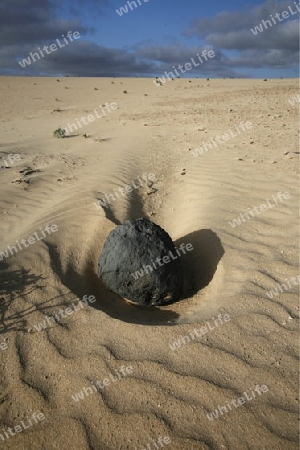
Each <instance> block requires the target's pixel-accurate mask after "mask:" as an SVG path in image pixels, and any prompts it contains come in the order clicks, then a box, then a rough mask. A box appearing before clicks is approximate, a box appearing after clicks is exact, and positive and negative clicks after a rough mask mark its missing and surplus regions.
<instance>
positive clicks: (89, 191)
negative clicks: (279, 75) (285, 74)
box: [0, 77, 299, 450]
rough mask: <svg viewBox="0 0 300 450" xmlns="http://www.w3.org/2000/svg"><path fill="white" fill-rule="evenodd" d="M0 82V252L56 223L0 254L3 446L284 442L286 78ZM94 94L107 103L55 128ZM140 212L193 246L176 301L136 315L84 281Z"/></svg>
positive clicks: (292, 270) (289, 400)
mask: <svg viewBox="0 0 300 450" xmlns="http://www.w3.org/2000/svg"><path fill="white" fill-rule="evenodd" d="M66 88H67V89H66ZM95 88H97V90H95ZM125 90H126V91H127V93H124V92H123V91H125ZM0 92H1V98H2V106H3V108H2V110H3V111H4V113H2V117H1V125H0V126H1V136H2V142H1V148H0V150H1V154H0V157H1V158H4V159H2V161H1V163H0V165H1V166H3V169H2V170H1V171H0V180H1V197H0V199H1V201H0V213H1V225H0V228H1V237H0V251H2V252H4V251H5V250H7V249H8V246H13V245H15V246H16V244H17V243H16V241H18V242H19V243H20V242H21V240H22V239H28V238H30V237H32V236H34V233H37V232H39V233H41V230H44V229H45V226H46V225H47V224H49V225H56V226H57V228H58V231H57V232H55V233H52V234H49V235H47V237H46V238H44V239H42V240H40V241H37V242H35V243H34V244H31V245H28V247H26V248H25V247H24V248H22V250H20V248H19V247H17V249H18V251H17V252H16V251H14V250H13V249H12V251H11V252H9V254H8V257H3V255H2V260H1V261H0V269H1V272H0V278H1V280H0V281H1V287H0V291H1V316H2V320H1V328H0V330H1V334H0V345H1V343H2V344H3V345H2V347H1V346H0V358H1V369H0V370H1V378H0V379H1V399H0V422H1V427H0V444H1V448H7V449H21V448H22V449H23V448H24V449H29V448H30V449H32V450H52V449H70V448H72V449H73V448H74V449H78V450H81V449H82V450H84V449H93V450H113V449H114V450H115V449H129V450H135V449H138V450H140V449H144V448H148V449H149V448H150V450H152V449H156V448H166V449H168V448H170V449H171V448H172V450H177V449H178V450H179V449H186V450H193V449H194V450H198V449H199V450H206V449H228V450H231V449H233V450H235V449H237V450H241V449H265V450H277V449H285V450H289V449H296V448H297V426H296V423H297V400H298V395H297V391H296V389H297V367H298V366H297V324H298V316H299V306H298V302H297V298H298V294H297V293H298V291H299V283H298V281H297V282H293V281H292V278H294V279H295V280H298V278H297V277H298V275H299V266H298V259H297V248H298V244H299V236H298V214H299V213H298V200H299V191H298V176H299V147H298V132H297V116H298V109H297V108H298V107H297V106H295V107H292V106H291V105H290V104H289V102H288V99H289V98H291V97H293V96H295V95H296V93H297V81H296V80H273V81H270V80H269V81H267V82H263V81H261V80H210V81H209V82H208V81H206V80H203V79H193V80H179V79H177V80H174V81H173V82H168V83H166V85H164V86H160V87H157V86H155V85H154V83H153V82H152V80H149V79H108V78H103V79H93V78H89V79H75V78H60V79H59V81H57V79H56V78H48V79H47V78H43V79H41V78H17V77H15V78H9V77H2V79H1V86H0ZM145 94H147V95H145ZM106 102H109V103H110V104H111V103H112V102H115V103H117V105H118V108H117V109H115V110H114V111H111V112H110V113H107V115H106V116H105V117H102V118H101V119H98V118H96V119H95V120H94V121H93V122H92V123H89V124H88V125H82V127H81V128H80V127H79V126H78V130H75V131H74V132H73V133H70V134H69V136H68V137H67V138H65V139H57V138H55V137H53V131H54V130H55V129H57V128H58V127H62V128H65V127H66V126H67V124H69V123H76V119H78V120H79V119H80V117H82V116H84V117H87V116H88V115H91V114H95V113H93V111H95V109H97V111H100V107H101V105H105V104H106ZM102 108H103V107H102ZM247 121H249V122H251V123H252V127H251V129H247V130H246V131H243V132H241V133H240V134H237V135H236V136H235V137H230V138H229V139H228V140H227V141H226V142H222V143H218V142H217V141H216V137H217V136H222V135H224V133H227V132H228V130H229V129H231V130H234V129H235V130H236V127H238V126H239V124H240V123H241V122H243V123H246V122H247ZM77 124H78V122H77ZM84 134H85V137H84V136H83V135H84ZM204 142H206V143H208V142H210V143H211V148H208V150H207V151H204V152H203V154H202V155H199V156H198V157H195V156H193V153H192V152H193V150H195V149H196V148H199V146H201V145H202V144H203V143H204ZM213 142H217V145H214V144H213ZM10 154H18V155H20V157H21V159H20V160H18V161H15V162H13V163H11V162H10V161H9V159H8V158H9V156H8V155H10ZM4 160H5V161H8V162H7V164H6V165H8V166H9V167H5V161H4ZM24 169H26V170H25V171H23V170H24ZM20 171H23V172H22V173H20ZM148 173H153V174H154V175H155V181H154V184H153V185H152V186H147V184H146V183H145V184H143V185H142V186H141V187H140V188H137V189H134V190H133V192H132V193H131V194H128V195H127V196H122V195H119V198H118V197H117V195H116V192H119V191H117V189H118V188H120V187H124V186H125V185H126V184H130V183H131V182H132V181H133V180H137V179H138V178H139V177H142V175H143V174H148ZM278 193H288V194H289V195H288V196H287V195H286V197H288V198H286V199H285V198H282V195H281V197H280V198H281V200H279V197H277V195H278ZM106 194H111V195H115V200H113V201H111V204H107V205H106V206H105V207H102V206H99V203H98V207H97V202H98V201H99V199H103V198H105V195H106ZM110 198H111V197H110ZM275 198H276V199H277V203H275V201H274V199H275ZM267 200H269V203H267ZM262 204H266V205H267V207H266V208H265V209H264V211H263V212H262V211H260V212H259V213H257V212H255V210H254V209H253V208H254V207H257V208H258V207H260V205H262ZM270 205H272V206H270ZM250 211H252V215H251V214H250ZM242 213H244V216H242V217H244V219H242V218H241V215H240V214H242ZM245 213H248V216H249V218H247V216H246V215H245ZM138 217H147V218H149V219H150V220H153V221H154V222H155V223H157V224H159V225H160V226H162V227H163V228H164V229H165V230H166V231H167V232H168V233H169V234H170V236H171V237H172V239H173V240H174V241H175V243H176V244H178V245H179V244H180V243H185V244H187V243H191V244H192V245H193V248H194V250H193V252H189V254H186V255H184V256H183V257H182V263H183V265H184V269H185V283H184V291H183V293H182V298H181V300H180V301H178V302H177V303H175V304H171V305H168V306H165V307H161V308H156V309H150V310H145V309H143V308H141V307H138V306H135V305H132V304H130V303H127V302H125V301H124V300H123V299H121V298H119V297H118V296H117V295H115V294H113V293H111V292H109V291H108V290H107V289H106V288H105V287H104V286H103V284H102V283H101V281H100V280H99V279H98V278H97V276H96V269H97V262H98V256H99V254H100V252H101V249H102V246H103V244H104V241H105V239H106V237H107V235H108V233H109V232H110V231H111V230H112V229H113V228H114V227H115V226H116V224H118V223H122V222H124V221H125V220H126V219H129V218H138ZM235 218H240V225H238V224H237V222H234V219H235ZM230 223H232V224H234V225H235V226H233V225H231V224H230ZM20 245H21V244H20ZM8 251H9V250H8ZM282 283H285V285H286V286H287V289H285V288H284V286H283V285H282V287H281V290H280V289H279V290H278V294H276V292H275V291H274V292H275V294H273V295H270V292H271V291H272V290H275V289H276V287H277V288H278V284H282ZM288 283H289V284H288ZM84 296H88V297H89V296H94V297H95V298H96V301H95V302H93V303H89V304H88V305H86V304H82V303H80V302H79V301H80V300H82V299H83V298H84ZM67 308H69V313H66V312H65V311H66V309H67ZM59 310H62V311H64V312H65V314H64V316H65V317H61V316H55V314H58V311H59ZM70 311H71V313H70ZM220 314H221V315H222V317H223V318H224V316H225V315H227V316H228V317H229V320H227V321H224V320H223V322H222V323H221V321H220V320H219V322H217V320H218V319H217V317H218V316H219V315H220ZM51 317H52V319H51ZM57 317H58V318H57ZM47 318H48V319H47ZM42 323H44V328H43V325H40V324H42ZM208 323H209V325H208ZM204 326H206V327H207V331H206V332H205V333H203V334H201V333H202V332H199V330H200V329H201V327H204ZM39 327H42V328H43V329H41V331H38V329H39ZM195 329H196V330H198V335H197V333H195V331H194V330H195ZM199 333H200V334H199ZM185 336H187V337H185ZM174 342H177V345H175V346H174ZM122 366H123V369H121V368H122ZM126 367H131V369H130V370H129V372H126V371H125V375H124V374H123V372H122V371H121V370H123V371H124V370H125V369H124V368H126ZM104 379H108V380H109V383H108V382H107V381H106V385H105V386H104V387H103V388H100V387H99V386H98V385H97V381H98V382H99V383H100V385H102V384H101V383H102V382H103V380H104ZM101 380H102V381H101ZM257 385H259V386H266V387H267V391H266V392H262V391H260V393H258V391H255V390H254V389H255V387H256V386H257ZM93 386H94V387H93ZM97 386H98V387H97ZM84 388H85V389H86V390H85V391H84ZM87 388H89V389H87ZM255 392H256V394H255ZM78 393H81V396H82V398H81V399H80V396H79V397H76V394H78ZM244 393H246V394H247V395H248V397H249V398H250V399H247V397H246V400H245V401H244V403H243V404H238V403H236V404H237V406H234V405H233V404H231V406H230V405H229V406H228V403H229V402H231V401H232V400H236V401H237V399H238V398H241V397H244V398H245V394H244ZM254 395H255V396H254ZM74 397H75V399H76V400H74ZM226 405H227V407H226ZM218 407H220V408H221V411H222V413H221V412H220V410H219V413H218V414H219V417H218V418H212V417H213V416H211V415H210V414H211V413H212V411H214V412H215V411H216V410H217V411H218ZM222 407H223V410H222ZM224 407H225V409H224ZM226 408H227V412H226ZM40 412H41V413H43V414H44V419H43V420H40V421H37V422H35V421H34V420H33V419H31V421H32V426H28V428H26V429H23V428H25V427H23V425H22V426H21V428H22V427H23V428H22V430H21V431H22V432H19V431H18V432H17V431H15V432H14V435H12V434H10V432H9V431H8V428H9V427H11V429H14V427H16V426H17V425H19V424H20V423H21V421H23V422H24V421H25V419H28V418H29V419H30V418H31V417H32V415H33V413H40ZM24 423H25V422H24ZM28 423H29V422H27V424H28ZM1 430H2V431H1ZM5 433H6V434H5ZM1 435H2V436H3V438H1ZM159 437H161V438H164V437H169V439H170V443H168V444H163V447H162V446H161V444H158V438H159ZM147 445H148V447H146V446H147ZM155 445H156V446H157V447H155Z"/></svg>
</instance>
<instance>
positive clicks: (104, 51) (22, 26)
mask: <svg viewBox="0 0 300 450" xmlns="http://www.w3.org/2000/svg"><path fill="white" fill-rule="evenodd" d="M0 1H1V4H0V59H1V65H0V73H1V74H14V75H52V76H55V75H61V74H68V75H71V76H72V75H73V76H153V75H158V76H160V75H162V74H163V73H164V72H165V71H168V72H170V71H172V66H178V65H179V64H183V65H184V64H185V63H188V62H190V60H191V58H194V57H195V56H196V54H197V53H199V54H201V52H202V51H203V50H204V49H207V50H210V49H211V50H213V51H214V52H215V57H214V58H212V59H209V60H208V61H205V62H204V63H203V64H201V65H200V66H199V67H193V69H192V70H191V71H189V72H188V74H187V75H192V76H210V77H213V76H216V77H230V76H235V77H236V76H239V74H238V70H239V69H243V73H244V75H243V76H246V75H245V69H246V70H247V69H257V68H262V67H269V68H271V69H276V68H280V69H285V68H290V67H293V66H295V65H296V64H297V62H298V37H299V28H298V23H297V22H298V21H297V20H285V21H284V22H282V23H279V24H277V25H274V26H273V27H270V28H269V29H267V30H264V31H263V32H262V33H258V34H257V35H256V36H255V35H253V33H252V32H251V30H250V28H254V27H255V26H256V25H259V24H260V22H261V20H263V19H264V20H266V19H269V18H270V14H273V15H274V16H275V14H276V13H277V12H279V13H281V12H282V11H284V10H287V9H288V6H292V7H294V8H295V6H294V5H293V1H291V0H282V1H279V0H274V1H272V0H267V1H266V2H265V3H264V4H262V5H259V6H255V7H254V8H252V9H251V10H248V11H236V12H226V11H223V12H220V13H218V14H216V15H215V16H213V17H211V18H206V19H196V20H193V21H192V22H191V24H190V26H189V27H188V29H186V30H185V31H184V33H183V34H185V35H186V36H196V37H199V42H201V44H200V45H199V46H195V45H194V46H188V45H183V44H181V43H179V42H176V40H175V43H173V44H170V45H161V44H160V43H159V42H151V41H148V42H146V41H144V42H143V43H142V44H140V45H136V46H134V47H132V48H124V49H113V48H105V47H103V46H101V45H99V44H97V43H95V42H93V41H92V38H93V29H92V28H89V27H86V26H85V25H84V24H83V21H84V14H86V13H88V14H89V13H90V11H91V10H92V11H93V12H94V13H97V14H105V12H106V8H109V7H110V6H111V2H110V0H88V1H87V0H73V1H72V4H71V6H69V8H70V9H69V13H70V11H71V17H72V19H70V20H66V19H62V18H61V14H60V10H61V6H60V1H59V0H0ZM85 5H86V6H87V9H86V10H85V9H84V6H85ZM294 17H295V18H297V19H298V16H293V17H292V19H294ZM68 31H72V32H74V31H78V32H79V33H80V36H81V39H79V40H76V41H74V42H72V43H70V44H68V45H66V46H65V47H64V48H61V49H58V50H57V51H55V52H53V53H50V54H45V57H43V58H41V59H40V60H37V61H35V62H31V64H30V65H28V66H26V67H25V68H22V67H21V66H20V64H19V63H18V61H20V60H22V59H23V58H28V56H29V54H30V52H37V51H38V47H41V48H42V47H43V46H44V45H50V44H51V43H54V42H55V40H56V39H59V38H61V36H62V35H63V34H66V33H67V32H68ZM228 50H234V51H235V52H232V51H230V52H228ZM233 55H234V56H233Z"/></svg>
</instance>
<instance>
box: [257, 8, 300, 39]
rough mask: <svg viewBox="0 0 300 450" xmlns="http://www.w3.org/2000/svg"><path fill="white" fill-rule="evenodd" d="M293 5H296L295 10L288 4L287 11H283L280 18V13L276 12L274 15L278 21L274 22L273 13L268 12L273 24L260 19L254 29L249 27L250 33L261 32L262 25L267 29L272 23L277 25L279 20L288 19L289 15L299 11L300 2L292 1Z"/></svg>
mask: <svg viewBox="0 0 300 450" xmlns="http://www.w3.org/2000/svg"><path fill="white" fill-rule="evenodd" d="M294 5H295V6H296V9H297V11H294V10H292V7H291V6H289V7H288V9H289V11H283V12H282V13H281V15H282V19H281V18H280V13H276V14H275V17H276V19H277V20H278V22H276V20H275V17H273V15H272V14H270V17H271V20H272V22H273V24H272V22H271V20H262V21H261V24H260V25H257V26H256V27H254V29H253V28H250V29H251V31H252V33H253V34H254V35H255V36H256V35H257V34H258V33H262V32H263V31H264V29H263V27H265V30H267V29H268V28H269V27H272V26H273V25H277V24H278V23H279V22H282V21H283V20H286V19H288V18H289V17H290V16H294V15H295V14H297V13H299V12H300V8H299V5H300V3H296V2H294Z"/></svg>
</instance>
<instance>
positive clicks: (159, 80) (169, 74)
mask: <svg viewBox="0 0 300 450" xmlns="http://www.w3.org/2000/svg"><path fill="white" fill-rule="evenodd" d="M206 53H207V54H206ZM215 56H216V55H215V52H214V51H213V50H208V51H207V50H203V52H202V53H201V56H200V55H199V53H197V58H198V61H200V63H197V62H196V61H195V59H194V58H191V62H192V64H191V63H189V62H187V63H185V65H184V68H183V65H182V64H179V65H178V66H177V69H178V70H180V72H181V73H182V74H184V73H186V72H187V71H189V70H192V68H193V66H194V67H198V66H200V64H203V62H204V61H203V59H205V61H208V58H214V57H215ZM202 58H203V59H202ZM173 69H174V72H175V73H176V76H177V77H180V74H179V72H178V70H177V69H176V67H175V66H173ZM184 69H185V70H184ZM173 78H175V75H174V73H173V72H167V71H165V73H164V75H162V78H157V79H156V80H154V81H153V83H154V84H155V86H160V85H161V84H165V82H166V81H167V80H166V79H168V81H170V80H172V79H173Z"/></svg>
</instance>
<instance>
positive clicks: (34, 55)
mask: <svg viewBox="0 0 300 450" xmlns="http://www.w3.org/2000/svg"><path fill="white" fill-rule="evenodd" d="M67 37H68V39H69V41H70V42H73V39H79V38H80V33H79V32H78V31H74V33H73V32H72V31H68V33H67ZM62 38H63V39H64V42H65V44H62V43H61V42H60V40H59V39H56V41H55V42H57V45H58V46H57V45H56V44H54V43H53V44H51V45H50V46H48V45H44V47H43V50H44V52H45V53H46V54H47V55H50V54H51V53H53V52H56V50H58V48H62V47H65V46H66V45H68V44H69V41H68V40H67V38H66V37H65V35H64V34H62ZM49 47H50V51H48V48H49ZM43 50H41V49H40V47H38V51H39V53H32V52H30V53H29V56H28V58H24V59H23V60H22V61H18V63H19V64H20V66H21V67H22V68H23V69H24V67H26V65H27V66H30V64H31V63H32V62H35V61H36V60H37V59H38V60H39V59H41V57H42V58H44V57H45V55H44V52H43Z"/></svg>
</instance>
